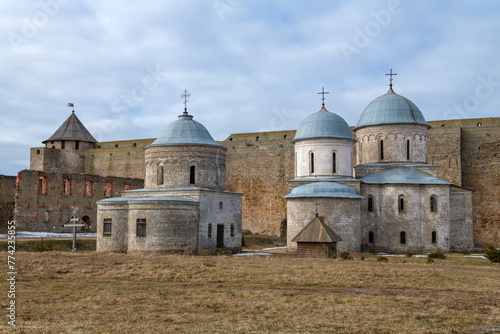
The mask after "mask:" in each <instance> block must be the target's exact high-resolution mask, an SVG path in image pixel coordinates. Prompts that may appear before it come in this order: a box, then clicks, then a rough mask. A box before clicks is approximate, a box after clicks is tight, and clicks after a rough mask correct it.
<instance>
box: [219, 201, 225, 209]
mask: <svg viewBox="0 0 500 334" xmlns="http://www.w3.org/2000/svg"><path fill="white" fill-rule="evenodd" d="M223 207H224V203H222V201H221V202H219V209H221V210H222V208H223Z"/></svg>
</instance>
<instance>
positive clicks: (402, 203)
mask: <svg viewBox="0 0 500 334" xmlns="http://www.w3.org/2000/svg"><path fill="white" fill-rule="evenodd" d="M398 209H399V211H400V212H401V211H405V197H404V196H403V195H400V196H399V198H398Z"/></svg>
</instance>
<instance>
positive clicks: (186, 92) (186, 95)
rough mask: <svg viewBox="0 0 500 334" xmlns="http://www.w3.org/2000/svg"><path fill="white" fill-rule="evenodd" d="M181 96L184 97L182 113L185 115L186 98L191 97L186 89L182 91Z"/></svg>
mask: <svg viewBox="0 0 500 334" xmlns="http://www.w3.org/2000/svg"><path fill="white" fill-rule="evenodd" d="M181 97H182V98H183V99H184V114H186V115H187V110H188V109H187V103H188V99H189V98H190V97H191V94H189V92H188V90H187V89H184V92H183V93H182V94H181Z"/></svg>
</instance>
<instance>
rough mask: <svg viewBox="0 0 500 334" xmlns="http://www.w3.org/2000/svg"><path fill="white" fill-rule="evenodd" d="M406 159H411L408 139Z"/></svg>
mask: <svg viewBox="0 0 500 334" xmlns="http://www.w3.org/2000/svg"><path fill="white" fill-rule="evenodd" d="M406 160H410V141H409V140H407V141H406Z"/></svg>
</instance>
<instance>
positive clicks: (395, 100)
mask: <svg viewBox="0 0 500 334" xmlns="http://www.w3.org/2000/svg"><path fill="white" fill-rule="evenodd" d="M381 124H422V125H425V126H427V127H429V128H430V125H429V124H427V122H426V121H425V118H424V116H423V115H422V112H421V111H420V110H419V109H418V107H417V106H416V105H415V104H414V103H413V102H411V101H410V100H408V99H407V98H406V97H404V96H401V95H399V94H396V93H394V91H393V90H392V87H391V88H389V91H388V92H387V94H385V95H382V96H380V97H378V98H376V99H375V100H373V101H372V102H371V103H370V104H369V105H368V107H366V109H365V111H363V114H362V115H361V118H360V119H359V122H358V124H357V125H356V126H355V127H354V129H355V130H357V129H359V128H361V127H365V126H371V125H381Z"/></svg>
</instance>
